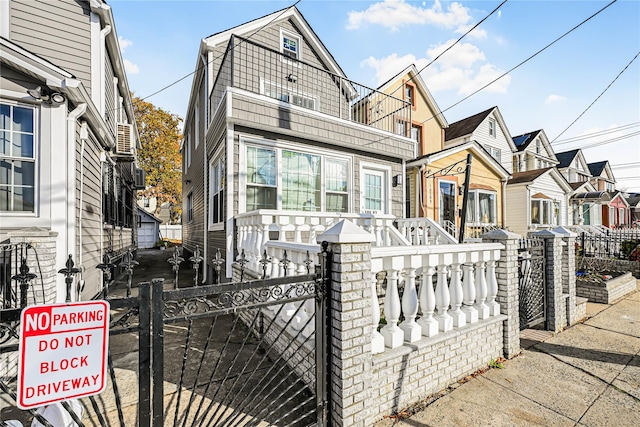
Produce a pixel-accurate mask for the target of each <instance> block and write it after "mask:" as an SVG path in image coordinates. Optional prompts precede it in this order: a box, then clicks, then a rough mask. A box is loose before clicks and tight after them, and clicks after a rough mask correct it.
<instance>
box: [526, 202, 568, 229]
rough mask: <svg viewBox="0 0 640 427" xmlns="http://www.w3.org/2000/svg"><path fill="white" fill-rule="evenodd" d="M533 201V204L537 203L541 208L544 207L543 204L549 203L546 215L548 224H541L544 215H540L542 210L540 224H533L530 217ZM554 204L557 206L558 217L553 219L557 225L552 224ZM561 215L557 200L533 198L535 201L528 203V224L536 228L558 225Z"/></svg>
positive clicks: (560, 206)
mask: <svg viewBox="0 0 640 427" xmlns="http://www.w3.org/2000/svg"><path fill="white" fill-rule="evenodd" d="M534 201H535V202H539V203H540V207H541V208H542V206H544V205H545V202H546V203H549V212H548V215H549V221H550V222H548V223H545V222H542V221H543V219H544V215H543V214H542V209H540V222H538V223H534V222H533V216H532V215H531V207H532V204H533V202H534ZM556 203H557V204H558V216H557V218H555V219H556V223H557V224H554V223H553V220H554V207H555V204H556ZM561 215H562V203H561V202H560V201H559V200H556V199H541V198H535V199H530V201H529V223H530V224H531V225H536V226H541V227H546V226H553V225H560V222H561V219H560V218H561Z"/></svg>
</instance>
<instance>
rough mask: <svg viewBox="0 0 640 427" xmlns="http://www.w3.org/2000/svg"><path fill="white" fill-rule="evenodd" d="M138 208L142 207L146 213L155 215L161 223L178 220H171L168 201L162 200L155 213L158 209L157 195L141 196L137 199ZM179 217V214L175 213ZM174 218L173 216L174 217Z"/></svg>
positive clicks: (170, 205) (177, 222) (170, 206)
mask: <svg viewBox="0 0 640 427" xmlns="http://www.w3.org/2000/svg"><path fill="white" fill-rule="evenodd" d="M138 208H139V209H144V210H145V211H146V212H147V213H148V214H151V215H154V216H156V218H159V219H160V220H161V221H162V224H179V223H180V222H179V221H176V222H172V218H171V211H172V209H171V208H172V204H171V203H169V202H164V203H162V204H161V205H160V209H159V210H158V214H157V215H156V213H155V212H156V210H157V209H158V198H157V197H142V198H140V199H138ZM176 217H177V218H178V219H179V217H180V216H179V215H176ZM174 220H175V218H174Z"/></svg>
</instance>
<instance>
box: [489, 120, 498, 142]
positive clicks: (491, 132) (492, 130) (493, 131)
mask: <svg viewBox="0 0 640 427" xmlns="http://www.w3.org/2000/svg"><path fill="white" fill-rule="evenodd" d="M489 135H490V136H492V137H494V138H495V137H496V121H495V120H493V119H489Z"/></svg>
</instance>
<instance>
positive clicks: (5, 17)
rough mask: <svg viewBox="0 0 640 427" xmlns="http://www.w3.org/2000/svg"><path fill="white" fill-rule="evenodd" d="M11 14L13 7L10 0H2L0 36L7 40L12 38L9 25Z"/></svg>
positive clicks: (0, 4) (0, 6)
mask: <svg viewBox="0 0 640 427" xmlns="http://www.w3.org/2000/svg"><path fill="white" fill-rule="evenodd" d="M10 15H11V7H10V6H9V0H0V36H2V37H4V38H5V39H7V40H10V39H11V37H10V35H11V34H10V31H9V25H10V24H11V22H10V18H9V17H10Z"/></svg>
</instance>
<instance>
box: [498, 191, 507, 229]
mask: <svg viewBox="0 0 640 427" xmlns="http://www.w3.org/2000/svg"><path fill="white" fill-rule="evenodd" d="M500 181H501V182H502V228H505V226H506V225H507V180H506V179H502V180H500Z"/></svg>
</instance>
